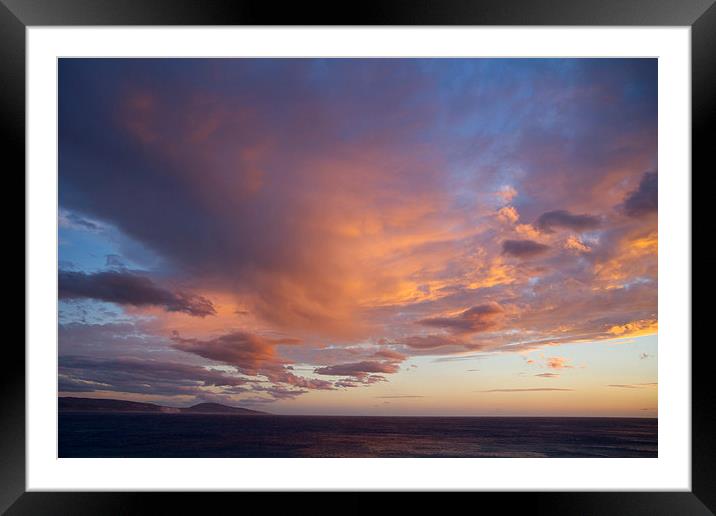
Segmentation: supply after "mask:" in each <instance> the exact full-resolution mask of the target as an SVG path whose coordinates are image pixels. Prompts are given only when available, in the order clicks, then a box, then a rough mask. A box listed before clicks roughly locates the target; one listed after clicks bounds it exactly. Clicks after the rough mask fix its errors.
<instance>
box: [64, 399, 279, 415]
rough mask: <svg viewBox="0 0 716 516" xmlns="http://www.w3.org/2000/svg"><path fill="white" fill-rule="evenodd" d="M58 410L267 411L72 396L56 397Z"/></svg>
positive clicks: (233, 412)
mask: <svg viewBox="0 0 716 516" xmlns="http://www.w3.org/2000/svg"><path fill="white" fill-rule="evenodd" d="M58 407H59V411H60V412H143V413H147V412H150V413H160V414H234V415H244V416H267V415H270V414H269V413H268V412H261V411H260V410H251V409H245V408H240V407H230V406H228V405H222V404H221V403H199V404H197V405H192V406H191V407H165V406H163V405H157V404H155V403H140V402H137V401H126V400H113V399H98V398H74V397H70V396H66V397H60V398H58Z"/></svg>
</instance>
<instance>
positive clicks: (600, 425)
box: [59, 413, 657, 457]
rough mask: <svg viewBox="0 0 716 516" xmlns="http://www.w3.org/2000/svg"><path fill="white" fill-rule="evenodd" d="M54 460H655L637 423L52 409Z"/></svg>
mask: <svg viewBox="0 0 716 516" xmlns="http://www.w3.org/2000/svg"><path fill="white" fill-rule="evenodd" d="M59 456H60V457H656V456H657V420H656V419H643V418H633V419H631V418H529V417H501V418H500V417H348V416H237V415H204V414H197V415H193V414H191V415H190V414H131V413H102V414H97V413H60V416H59Z"/></svg>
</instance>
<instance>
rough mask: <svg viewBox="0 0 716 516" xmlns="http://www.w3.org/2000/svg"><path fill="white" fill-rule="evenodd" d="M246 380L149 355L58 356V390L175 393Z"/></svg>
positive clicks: (229, 385) (171, 394)
mask: <svg viewBox="0 0 716 516" xmlns="http://www.w3.org/2000/svg"><path fill="white" fill-rule="evenodd" d="M246 383H247V382H246V380H244V379H242V378H238V377H236V376H232V375H229V374H226V373H223V372H219V371H213V370H210V369H205V368H203V367H198V366H192V365H187V364H180V363H176V362H162V361H158V360H153V359H151V358H141V359H140V358H98V357H88V356H77V355H65V356H60V357H59V387H58V388H59V391H61V392H94V391H117V392H132V393H140V394H155V395H162V396H175V395H179V394H190V395H194V394H197V393H198V392H199V390H200V388H202V387H224V388H226V387H229V388H232V389H237V388H238V389H241V388H240V386H242V385H244V384H246Z"/></svg>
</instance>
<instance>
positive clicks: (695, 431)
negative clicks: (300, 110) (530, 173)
mask: <svg viewBox="0 0 716 516" xmlns="http://www.w3.org/2000/svg"><path fill="white" fill-rule="evenodd" d="M42 25H52V26H61V25H70V26H71V25H74V26H81V25H453V26H455V25H572V26H585V25H612V26H624V25H642V26H677V25H680V26H690V27H691V37H692V48H691V52H692V53H691V73H692V162H693V165H692V169H693V168H695V167H698V168H700V169H703V171H704V172H703V173H705V172H706V170H711V171H713V170H716V166H714V152H713V150H712V149H711V147H712V146H713V135H714V134H715V133H716V132H715V131H714V125H715V122H714V120H716V5H715V4H714V0H490V1H474V0H473V1H470V0H433V1H431V0H407V1H403V0H390V1H386V0H383V1H380V2H377V1H364V2H360V3H350V4H347V3H340V2H334V3H331V4H328V5H323V4H320V3H309V2H293V3H291V2H283V3H281V4H280V5H278V4H275V3H274V2H270V1H266V0H264V1H263V2H261V1H256V0H251V1H247V0H236V1H231V0H204V1H201V0H123V1H122V0H0V112H1V113H2V116H1V118H0V120H1V121H2V123H1V124H0V125H1V127H2V133H1V134H2V140H1V141H2V142H3V143H4V144H6V147H5V150H4V153H3V154H4V157H5V160H4V163H5V164H7V163H13V164H14V165H13V166H12V167H10V166H7V168H5V167H3V168H4V170H5V172H6V173H5V180H6V181H8V183H6V184H10V183H9V180H10V179H11V178H12V177H15V178H19V177H20V176H21V174H19V171H20V169H22V170H24V166H25V29H26V27H28V26H42ZM8 158H9V159H8ZM686 173H691V174H692V178H693V172H692V171H687V172H686ZM23 177H24V176H23ZM18 186H19V185H18ZM21 188H23V189H24V181H23V185H22V187H21ZM15 217H16V215H15ZM6 220H11V219H6ZM25 258H27V257H25ZM702 310H703V308H702ZM681 344H683V345H689V344H690V343H681ZM4 347H5V358H6V367H5V368H4V371H3V375H2V380H1V382H2V385H3V389H2V392H3V393H4V396H3V398H2V401H1V402H0V432H1V433H2V440H1V441H0V510H2V511H5V510H7V514H13V515H15V514H33V515H43V514H73V515H81V514H139V513H145V512H151V505H150V504H159V505H160V506H161V507H162V511H161V512H162V513H169V512H179V513H187V512H192V511H193V506H194V504H196V503H198V504H201V505H200V506H201V512H203V513H208V512H209V511H211V510H214V509H221V508H222V507H226V506H227V505H228V506H229V507H231V506H232V505H233V504H236V503H237V501H239V500H240V503H242V504H243V506H244V507H247V506H246V505H245V504H246V503H247V502H249V503H250V502H251V501H256V502H258V499H256V498H254V499H252V500H247V499H246V497H248V496H249V493H220V494H219V493H191V494H189V493H117V492H114V493H76V492H72V493H70V492H64V493H60V492H25V491H26V489H25V353H24V348H23V346H21V345H20V341H19V339H17V340H12V339H9V338H8V339H7V341H6V343H5V346H4ZM711 347H712V344H711V343H710V342H709V341H706V340H704V341H697V340H695V339H694V342H693V346H692V457H691V466H692V476H691V479H692V489H691V491H689V492H582V493H574V492H564V493H556V492H549V493H545V492H534V493H471V494H467V496H471V497H474V496H477V497H479V499H478V500H477V501H478V502H480V503H484V502H485V501H493V502H496V503H497V504H499V507H500V509H501V510H502V511H507V512H508V513H510V512H513V511H515V510H530V511H532V512H535V511H536V512H538V513H540V512H545V513H549V514H609V513H611V514H620V515H629V514H635V515H638V514H645V515H647V514H648V515H659V514H664V515H667V514H668V515H687V514H694V515H697V514H713V513H714V512H716V445H715V444H714V442H715V441H714V436H716V410H715V409H714V406H715V402H716V396H715V395H714V394H713V392H714V390H713V388H712V386H711V385H710V380H711V376H712V371H711V369H712V368H713V365H712V364H713V361H712V360H710V358H711V354H712V351H711ZM301 496H303V495H301ZM350 496H351V497H353V498H356V502H355V504H356V507H360V506H364V505H366V504H367V501H364V499H365V498H364V497H365V496H366V495H365V494H357V493H356V494H351V495H350ZM463 496H466V495H463ZM238 497H241V498H238ZM357 497H360V498H357ZM458 503H459V502H458ZM473 503H474V500H473ZM235 507H236V506H235ZM366 508H367V506H366Z"/></svg>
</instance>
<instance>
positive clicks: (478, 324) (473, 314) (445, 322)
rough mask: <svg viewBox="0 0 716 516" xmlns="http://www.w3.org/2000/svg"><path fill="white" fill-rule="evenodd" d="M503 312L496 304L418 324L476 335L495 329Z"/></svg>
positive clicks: (480, 306) (433, 318)
mask: <svg viewBox="0 0 716 516" xmlns="http://www.w3.org/2000/svg"><path fill="white" fill-rule="evenodd" d="M503 312H504V310H503V309H502V307H501V306H500V305H498V304H497V303H489V304H484V305H478V306H473V307H472V308H468V309H467V310H465V311H464V312H461V313H459V314H458V315H456V316H454V317H431V318H428V319H423V320H421V321H419V322H420V324H423V325H425V326H433V327H437V328H445V329H447V330H450V331H453V332H455V333H478V332H483V331H487V330H490V329H493V328H495V327H496V326H497V325H498V320H499V317H500V315H502V313H503Z"/></svg>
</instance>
